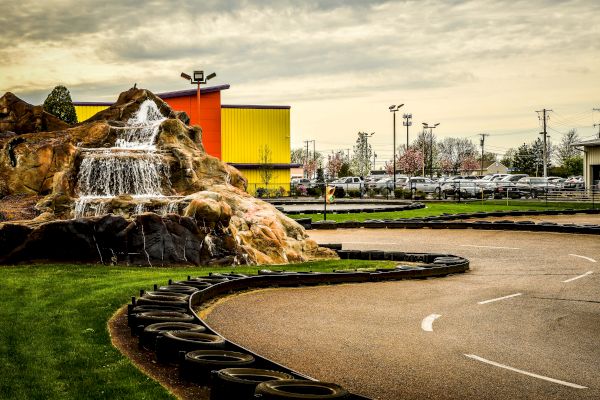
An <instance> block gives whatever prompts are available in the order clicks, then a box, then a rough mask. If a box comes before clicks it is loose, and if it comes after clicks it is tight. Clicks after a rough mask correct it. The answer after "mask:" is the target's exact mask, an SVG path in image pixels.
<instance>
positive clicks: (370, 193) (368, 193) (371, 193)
mask: <svg viewBox="0 0 600 400" xmlns="http://www.w3.org/2000/svg"><path fill="white" fill-rule="evenodd" d="M376 194H377V192H376V191H375V190H373V189H369V190H368V191H367V196H369V197H375V195H376Z"/></svg>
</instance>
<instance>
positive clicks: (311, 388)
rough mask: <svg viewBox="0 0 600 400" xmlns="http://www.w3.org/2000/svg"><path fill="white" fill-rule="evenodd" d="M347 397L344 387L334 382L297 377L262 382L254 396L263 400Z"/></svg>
mask: <svg viewBox="0 0 600 400" xmlns="http://www.w3.org/2000/svg"><path fill="white" fill-rule="evenodd" d="M314 396H320V397H319V398H321V399H347V398H348V396H349V393H348V391H347V390H346V389H344V388H342V387H341V386H338V385H336V384H334V383H326V382H307V381H302V380H298V379H291V380H280V381H279V380H278V381H269V382H263V383H261V384H259V385H258V386H257V387H256V397H255V398H259V399H263V400H279V399H282V400H283V399H311V398H315V397H314Z"/></svg>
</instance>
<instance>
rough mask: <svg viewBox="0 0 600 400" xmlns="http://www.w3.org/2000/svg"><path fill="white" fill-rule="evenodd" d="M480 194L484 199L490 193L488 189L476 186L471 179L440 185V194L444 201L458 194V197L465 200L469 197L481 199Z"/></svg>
mask: <svg viewBox="0 0 600 400" xmlns="http://www.w3.org/2000/svg"><path fill="white" fill-rule="evenodd" d="M482 192H483V196H484V197H488V196H489V195H490V194H491V193H492V191H491V190H490V189H487V188H484V187H483V186H479V185H477V183H476V182H474V181H473V180H472V179H469V180H464V179H460V180H455V181H452V182H446V183H444V185H442V194H443V196H444V198H445V199H447V198H448V197H458V195H459V193H460V197H461V198H465V199H467V198H471V197H477V198H481V195H482Z"/></svg>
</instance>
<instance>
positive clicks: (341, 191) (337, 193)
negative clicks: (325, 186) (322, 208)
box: [333, 187, 346, 199]
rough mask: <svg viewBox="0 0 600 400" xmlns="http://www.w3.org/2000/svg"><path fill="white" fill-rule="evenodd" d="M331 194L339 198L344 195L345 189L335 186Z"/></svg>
mask: <svg viewBox="0 0 600 400" xmlns="http://www.w3.org/2000/svg"><path fill="white" fill-rule="evenodd" d="M333 196H334V197H335V198H337V199H341V198H343V197H346V191H345V190H344V188H343V187H336V188H335V192H334V193H333Z"/></svg>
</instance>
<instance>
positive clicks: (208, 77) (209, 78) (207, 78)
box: [206, 72, 217, 81]
mask: <svg viewBox="0 0 600 400" xmlns="http://www.w3.org/2000/svg"><path fill="white" fill-rule="evenodd" d="M215 76H217V74H216V73H215V72H213V73H212V74H209V75H208V76H207V77H206V80H207V81H208V80H211V79H212V78H214V77H215Z"/></svg>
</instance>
